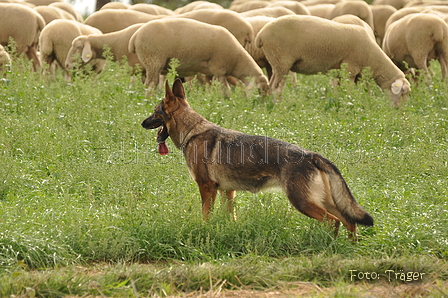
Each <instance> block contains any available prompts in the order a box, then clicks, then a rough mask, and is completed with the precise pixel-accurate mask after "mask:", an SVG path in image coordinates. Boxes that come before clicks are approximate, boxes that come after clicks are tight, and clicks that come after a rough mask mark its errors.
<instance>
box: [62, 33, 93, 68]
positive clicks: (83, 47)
mask: <svg viewBox="0 0 448 298" xmlns="http://www.w3.org/2000/svg"><path fill="white" fill-rule="evenodd" d="M79 56H80V57H81V60H82V62H83V63H88V62H89V61H91V60H92V59H93V58H95V57H94V53H93V52H92V47H91V45H90V42H89V40H88V39H87V37H86V36H79V37H77V38H75V39H74V40H73V42H72V46H71V48H70V50H69V51H68V54H67V59H66V61H65V67H66V68H67V69H72V68H73V66H74V64H75V62H76V60H75V59H76V58H77V57H79Z"/></svg>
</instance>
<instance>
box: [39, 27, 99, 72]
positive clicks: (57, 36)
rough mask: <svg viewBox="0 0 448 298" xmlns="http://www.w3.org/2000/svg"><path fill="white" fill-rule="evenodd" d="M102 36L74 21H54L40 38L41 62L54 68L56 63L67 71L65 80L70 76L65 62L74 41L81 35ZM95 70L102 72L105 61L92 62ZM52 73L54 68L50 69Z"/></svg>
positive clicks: (97, 31) (96, 30) (91, 28)
mask: <svg viewBox="0 0 448 298" xmlns="http://www.w3.org/2000/svg"><path fill="white" fill-rule="evenodd" d="M88 34H101V31H100V30H98V29H96V28H94V27H91V26H89V25H85V24H83V23H80V22H78V21H73V20H54V21H52V22H51V23H50V24H48V25H47V26H45V28H44V30H42V33H41V35H40V37H39V48H40V57H39V58H40V61H41V63H42V64H44V63H46V64H48V65H49V66H52V64H53V63H56V64H57V65H58V66H59V67H61V68H62V69H64V70H65V78H66V79H67V80H68V79H69V78H70V75H69V73H68V71H67V69H66V68H65V60H66V59H67V54H68V52H69V49H70V47H71V45H72V41H73V39H75V38H76V37H77V36H80V35H88ZM91 64H92V66H93V68H94V70H95V71H96V72H100V71H101V70H102V68H103V66H104V61H99V60H95V61H92V62H91ZM50 69H51V70H52V72H53V71H54V68H53V67H51V68H50Z"/></svg>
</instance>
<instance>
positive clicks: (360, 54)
mask: <svg viewBox="0 0 448 298" xmlns="http://www.w3.org/2000/svg"><path fill="white" fill-rule="evenodd" d="M255 43H256V45H257V46H258V47H261V48H262V49H263V52H264V53H265V55H266V58H267V59H268V61H269V63H270V64H271V66H272V72H273V74H272V78H271V80H270V87H271V91H272V93H273V94H274V95H281V92H282V88H283V85H284V83H285V75H286V74H288V71H290V70H291V71H293V72H297V73H302V74H309V75H310V74H317V73H319V72H321V73H326V72H327V71H328V70H330V69H338V68H340V67H341V65H342V64H347V71H348V72H349V74H350V79H351V81H353V82H355V81H356V79H357V78H358V77H359V76H360V74H361V72H362V70H363V69H364V68H365V67H370V70H371V72H372V74H373V78H374V80H375V82H376V83H377V84H378V85H379V86H380V87H381V88H382V89H383V90H385V89H387V90H390V91H391V100H392V102H393V103H394V104H398V103H399V99H400V97H402V95H404V94H407V93H408V92H409V91H410V84H409V82H408V81H407V80H406V78H405V76H404V74H403V72H402V71H401V70H400V69H398V67H397V66H396V65H395V64H394V63H393V62H392V61H391V60H390V59H389V57H387V55H386V54H385V53H384V52H383V51H382V50H381V48H380V47H379V46H378V44H377V43H376V42H375V40H373V39H372V38H371V37H370V36H369V35H368V34H366V31H365V29H364V28H361V27H360V26H353V25H345V24H339V23H336V22H333V21H330V20H326V19H323V18H319V17H314V16H300V15H296V16H284V17H280V18H278V19H276V20H275V21H272V22H270V23H268V24H266V26H264V27H263V29H261V31H260V32H259V33H258V35H257V37H256V38H255Z"/></svg>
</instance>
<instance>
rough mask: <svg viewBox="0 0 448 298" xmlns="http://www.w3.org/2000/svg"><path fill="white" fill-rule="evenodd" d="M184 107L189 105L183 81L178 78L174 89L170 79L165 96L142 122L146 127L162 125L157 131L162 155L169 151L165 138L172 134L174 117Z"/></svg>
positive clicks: (166, 85) (152, 127) (151, 127)
mask: <svg viewBox="0 0 448 298" xmlns="http://www.w3.org/2000/svg"><path fill="white" fill-rule="evenodd" d="M182 107H189V104H188V102H187V100H186V97H185V91H184V87H183V86H182V81H181V80H180V79H176V80H175V81H174V84H173V89H172V90H171V88H170V86H169V84H168V81H166V84H165V98H164V99H163V100H162V102H161V103H159V104H158V105H157V106H156V107H155V109H154V113H153V114H152V115H151V116H149V117H148V118H146V119H145V120H144V121H143V122H142V126H143V128H145V129H155V128H158V127H160V129H159V130H158V132H157V143H158V144H159V152H160V154H162V155H164V154H167V153H168V148H167V147H166V145H165V140H166V139H167V138H168V137H169V136H170V134H169V132H170V127H171V126H172V125H174V124H175V121H174V120H173V119H174V117H175V114H176V112H177V111H179V109H180V108H182ZM173 122H174V123H173Z"/></svg>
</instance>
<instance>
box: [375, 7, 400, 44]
mask: <svg viewBox="0 0 448 298" xmlns="http://www.w3.org/2000/svg"><path fill="white" fill-rule="evenodd" d="M370 9H371V10H372V15H373V25H374V26H373V28H374V33H375V39H376V43H377V44H378V45H379V46H382V45H383V38H384V34H385V33H386V22H387V20H388V19H389V17H390V16H391V15H392V14H394V13H395V12H396V11H397V9H396V8H395V7H393V6H392V5H372V6H370Z"/></svg>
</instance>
